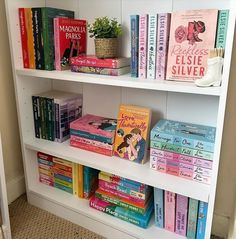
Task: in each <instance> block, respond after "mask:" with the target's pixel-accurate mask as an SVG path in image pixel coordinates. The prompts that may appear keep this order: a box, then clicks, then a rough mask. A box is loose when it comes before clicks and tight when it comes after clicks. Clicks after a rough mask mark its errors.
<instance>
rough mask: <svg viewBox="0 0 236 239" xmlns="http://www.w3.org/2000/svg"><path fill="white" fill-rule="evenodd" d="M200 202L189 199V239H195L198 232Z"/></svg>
mask: <svg viewBox="0 0 236 239" xmlns="http://www.w3.org/2000/svg"><path fill="white" fill-rule="evenodd" d="M197 215H198V200H196V199H193V198H189V206H188V224H187V238H188V239H195V238H196V231H197Z"/></svg>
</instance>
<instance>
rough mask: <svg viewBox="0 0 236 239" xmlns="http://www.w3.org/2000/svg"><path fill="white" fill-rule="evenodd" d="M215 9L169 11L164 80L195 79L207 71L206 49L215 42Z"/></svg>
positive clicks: (210, 47)
mask: <svg viewBox="0 0 236 239" xmlns="http://www.w3.org/2000/svg"><path fill="white" fill-rule="evenodd" d="M217 16H218V10H216V9H203V10H189V11H180V12H175V13H172V16H171V29H170V41H169V50H168V63H167V75H166V78H167V80H180V81H194V80H195V79H198V78H201V77H203V76H204V75H205V74H206V71H207V58H208V52H209V49H212V48H214V46H215V36H216V26H217Z"/></svg>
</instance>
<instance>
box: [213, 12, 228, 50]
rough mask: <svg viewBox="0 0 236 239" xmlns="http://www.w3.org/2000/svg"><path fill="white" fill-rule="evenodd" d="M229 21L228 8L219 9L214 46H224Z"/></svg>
mask: <svg viewBox="0 0 236 239" xmlns="http://www.w3.org/2000/svg"><path fill="white" fill-rule="evenodd" d="M228 21H229V10H219V14H218V24H217V33H216V48H225V44H226V36H227V29H228Z"/></svg>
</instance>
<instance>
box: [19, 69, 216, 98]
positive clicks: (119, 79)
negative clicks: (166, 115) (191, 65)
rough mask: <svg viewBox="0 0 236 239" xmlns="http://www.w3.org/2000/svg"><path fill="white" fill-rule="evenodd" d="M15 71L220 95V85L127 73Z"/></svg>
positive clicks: (109, 83) (25, 74) (112, 84)
mask: <svg viewBox="0 0 236 239" xmlns="http://www.w3.org/2000/svg"><path fill="white" fill-rule="evenodd" d="M16 73H17V74H18V75H23V76H32V77H41V78H49V79H57V80H65V81H75V82H82V83H90V84H99V85H109V86H120V87H129V88H138V89H148V90H158V91H169V92H179V93H190V94H200V95H212V96H220V95H221V87H205V88H201V87H197V86H195V85H194V83H192V82H178V81H166V80H150V79H139V78H132V77H131V76H130V75H129V74H126V75H121V76H106V75H96V74H85V73H75V72H71V71H69V70H67V71H45V70H32V69H17V70H16Z"/></svg>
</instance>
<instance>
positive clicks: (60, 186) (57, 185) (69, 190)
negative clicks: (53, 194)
mask: <svg viewBox="0 0 236 239" xmlns="http://www.w3.org/2000/svg"><path fill="white" fill-rule="evenodd" d="M54 187H55V188H58V189H61V190H63V191H65V192H67V193H70V194H73V189H72V188H71V187H67V186H64V185H62V184H61V183H57V182H55V183H54Z"/></svg>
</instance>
